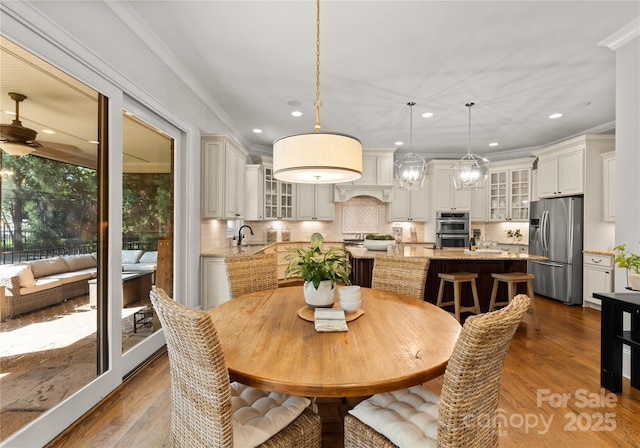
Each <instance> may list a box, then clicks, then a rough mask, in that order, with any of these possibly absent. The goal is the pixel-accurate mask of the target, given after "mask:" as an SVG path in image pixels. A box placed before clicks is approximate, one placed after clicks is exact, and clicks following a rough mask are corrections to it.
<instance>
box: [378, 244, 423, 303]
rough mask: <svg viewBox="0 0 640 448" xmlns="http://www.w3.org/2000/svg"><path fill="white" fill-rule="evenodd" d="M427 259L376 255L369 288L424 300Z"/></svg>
mask: <svg viewBox="0 0 640 448" xmlns="http://www.w3.org/2000/svg"><path fill="white" fill-rule="evenodd" d="M429 261H430V260H429V258H426V257H403V256H398V255H378V256H376V257H375V258H374V260H373V272H372V274H371V287H372V288H374V289H382V290H383V291H389V292H396V293H399V294H404V295H407V296H410V297H415V298H416V299H420V300H424V285H425V282H426V281H427V272H428V271H429Z"/></svg>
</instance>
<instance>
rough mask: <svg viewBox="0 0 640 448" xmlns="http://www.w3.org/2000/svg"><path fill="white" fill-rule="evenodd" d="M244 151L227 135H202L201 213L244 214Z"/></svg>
mask: <svg viewBox="0 0 640 448" xmlns="http://www.w3.org/2000/svg"><path fill="white" fill-rule="evenodd" d="M246 158H247V152H246V151H244V150H243V149H242V148H241V147H240V145H238V144H237V143H235V142H234V141H233V140H231V139H230V138H229V137H227V136H223V135H204V136H202V217H203V218H220V219H242V218H244V205H245V204H244V188H245V165H246Z"/></svg>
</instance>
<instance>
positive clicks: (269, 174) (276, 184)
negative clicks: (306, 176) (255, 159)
mask: <svg viewBox="0 0 640 448" xmlns="http://www.w3.org/2000/svg"><path fill="white" fill-rule="evenodd" d="M295 190H296V187H295V184H292V183H289V182H280V181H279V180H277V179H276V178H275V177H274V176H273V167H272V166H270V165H265V166H264V219H265V220H274V219H276V220H280V221H282V220H292V219H294V218H295V213H294V205H295Z"/></svg>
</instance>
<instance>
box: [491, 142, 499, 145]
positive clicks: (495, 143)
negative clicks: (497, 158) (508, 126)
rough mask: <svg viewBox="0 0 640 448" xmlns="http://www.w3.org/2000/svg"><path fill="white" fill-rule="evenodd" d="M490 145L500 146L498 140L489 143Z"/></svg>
mask: <svg viewBox="0 0 640 448" xmlns="http://www.w3.org/2000/svg"><path fill="white" fill-rule="evenodd" d="M489 146H498V142H493V143H489Z"/></svg>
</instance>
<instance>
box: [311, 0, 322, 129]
mask: <svg viewBox="0 0 640 448" xmlns="http://www.w3.org/2000/svg"><path fill="white" fill-rule="evenodd" d="M313 105H314V107H315V108H316V126H315V131H316V132H318V131H320V108H321V107H322V101H321V100H320V0H316V101H315V102H314V103H313Z"/></svg>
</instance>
